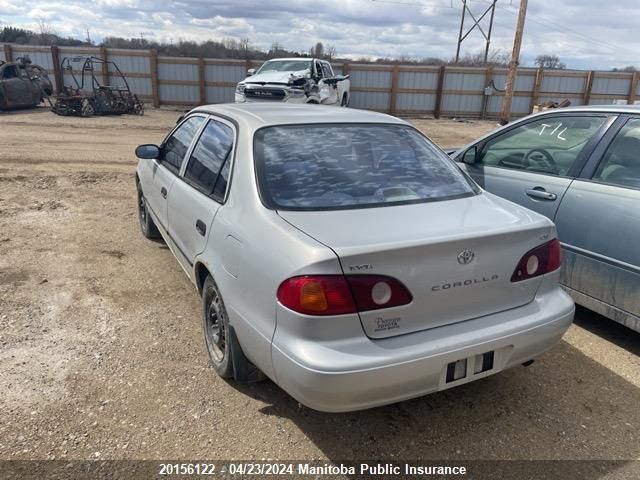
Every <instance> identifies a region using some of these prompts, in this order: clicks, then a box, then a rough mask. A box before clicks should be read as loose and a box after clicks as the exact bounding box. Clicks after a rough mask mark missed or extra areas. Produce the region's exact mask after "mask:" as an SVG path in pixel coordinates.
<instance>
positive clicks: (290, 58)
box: [264, 57, 319, 63]
mask: <svg viewBox="0 0 640 480" xmlns="http://www.w3.org/2000/svg"><path fill="white" fill-rule="evenodd" d="M314 59H315V57H284V58H270V59H269V60H265V61H264V62H265V63H267V62H270V61H272V60H286V61H287V62H290V61H292V60H314ZM318 60H319V59H318Z"/></svg>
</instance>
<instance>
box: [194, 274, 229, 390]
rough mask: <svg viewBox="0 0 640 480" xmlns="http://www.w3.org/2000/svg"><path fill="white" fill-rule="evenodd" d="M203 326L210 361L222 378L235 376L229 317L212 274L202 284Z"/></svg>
mask: <svg viewBox="0 0 640 480" xmlns="http://www.w3.org/2000/svg"><path fill="white" fill-rule="evenodd" d="M202 328H203V331H204V342H205V345H206V347H207V354H208V355H209V363H210V364H211V366H212V367H213V369H214V370H215V371H216V373H217V374H218V375H220V376H221V377H222V378H233V358H232V353H231V341H230V339H231V338H230V337H231V336H230V330H229V317H228V316H227V311H226V309H225V308H224V303H223V301H222V296H221V295H220V291H219V290H218V286H217V285H216V283H215V282H214V281H213V278H211V275H207V278H206V279H205V281H204V285H203V286H202Z"/></svg>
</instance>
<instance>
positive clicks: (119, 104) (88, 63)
mask: <svg viewBox="0 0 640 480" xmlns="http://www.w3.org/2000/svg"><path fill="white" fill-rule="evenodd" d="M80 63H81V64H82V68H81V69H74V68H73V67H74V64H76V65H77V64H80ZM104 64H107V65H108V67H107V68H108V69H109V72H110V75H111V76H115V77H116V84H115V85H111V86H109V85H103V84H102V83H101V82H100V81H99V80H98V78H97V77H96V66H98V67H100V69H101V70H100V71H102V67H103V65H104ZM61 66H62V70H63V72H66V73H68V74H69V75H71V78H72V79H73V81H74V83H75V86H64V87H62V91H61V92H60V93H59V94H58V95H57V96H56V99H55V102H54V103H52V105H51V110H52V111H53V112H54V113H57V114H58V115H77V116H82V117H90V116H92V115H122V114H125V113H132V114H136V115H144V103H143V102H142V101H141V100H140V99H139V98H138V96H137V95H135V94H134V93H133V92H131V88H130V87H129V82H127V79H126V78H125V76H124V75H123V74H122V72H121V71H120V69H119V68H118V66H117V65H116V64H115V63H114V62H110V61H105V60H103V59H102V58H99V57H65V58H63V59H62V64H61ZM76 74H78V76H76Z"/></svg>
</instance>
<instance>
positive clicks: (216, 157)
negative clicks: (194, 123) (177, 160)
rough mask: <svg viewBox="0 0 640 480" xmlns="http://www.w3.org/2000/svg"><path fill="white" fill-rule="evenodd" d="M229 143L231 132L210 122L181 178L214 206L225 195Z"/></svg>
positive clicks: (218, 123) (226, 127) (220, 125)
mask: <svg viewBox="0 0 640 480" xmlns="http://www.w3.org/2000/svg"><path fill="white" fill-rule="evenodd" d="M233 143H234V132H233V128H232V127H231V126H229V125H227V124H225V123H222V122H219V121H216V120H210V121H209V123H207V125H206V127H205V128H204V130H203V131H202V134H201V135H200V138H199V139H198V143H196V146H195V147H194V149H193V153H192V154H191V158H190V159H189V163H188V164H187V169H186V171H185V174H184V178H185V180H186V181H187V182H188V183H189V184H191V185H192V186H193V187H194V188H196V189H198V190H199V191H201V192H202V193H204V194H205V195H208V196H211V197H213V198H214V199H215V200H216V201H218V202H223V201H224V197H225V194H226V190H227V183H228V178H229V170H230V162H231V158H230V157H231V152H232V150H233Z"/></svg>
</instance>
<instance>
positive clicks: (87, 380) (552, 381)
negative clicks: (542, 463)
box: [0, 109, 640, 478]
mask: <svg viewBox="0 0 640 480" xmlns="http://www.w3.org/2000/svg"><path fill="white" fill-rule="evenodd" d="M177 116H178V113H177V112H169V111H149V112H148V113H147V115H145V116H144V117H135V116H123V117H112V118H91V119H82V118H63V117H57V116H55V115H53V114H51V113H50V112H48V111H46V110H45V109H39V110H36V111H33V112H24V113H10V114H2V115H0V152H1V153H0V459H4V460H7V459H96V458H99V459H195V458H207V459H231V458H234V459H320V460H325V459H326V460H331V461H339V460H356V459H381V460H384V459H388V460H390V459H461V460H469V459H577V460H579V459H612V460H639V459H640V434H639V433H638V432H639V431H640V408H639V405H640V356H639V355H640V335H638V334H636V333H633V332H632V331H630V330H626V329H624V328H622V327H619V326H618V325H616V324H613V323H612V322H609V321H608V320H606V319H604V318H602V317H599V316H598V315H596V314H594V313H592V312H589V311H587V310H579V311H578V314H577V321H576V322H577V323H576V324H575V325H574V326H572V327H571V329H570V330H569V331H568V333H567V334H566V336H565V338H564V339H563V341H561V342H560V343H559V344H558V345H557V346H556V347H555V348H553V349H552V351H550V352H549V353H548V354H546V355H545V356H544V357H543V358H541V359H540V360H539V361H537V362H536V363H534V364H533V365H532V366H530V367H528V368H516V369H513V370H509V371H506V372H503V373H501V374H498V375H495V376H492V377H489V378H487V379H485V380H481V381H478V382H474V383H471V384H467V385H464V386H462V387H459V388H455V389H452V390H448V391H444V392H441V393H437V394H433V395H430V396H427V397H424V398H419V399H416V400H411V401H407V402H403V403H400V404H396V405H391V406H387V407H382V408H376V409H372V410H368V411H363V412H357V413H349V414H325V413H318V412H315V411H312V410H309V409H307V408H304V407H301V406H299V405H298V403H297V402H296V401H294V400H293V399H292V398H290V397H289V396H288V395H287V394H285V393H284V392H283V391H282V390H280V389H279V388H278V387H277V386H275V385H274V384H272V383H271V382H268V381H267V382H264V383H260V384H253V385H249V386H239V385H235V384H234V383H228V382H225V381H223V380H221V379H220V378H218V377H216V376H215V374H214V372H213V370H211V369H210V368H208V367H207V355H206V351H205V347H204V342H203V337H202V332H201V325H200V320H199V297H198V294H197V292H196V291H195V289H194V287H193V286H192V285H191V283H190V282H189V280H188V279H187V277H186V276H185V274H184V272H183V271H182V270H181V268H180V266H179V265H178V263H177V261H176V260H175V259H174V258H173V256H172V254H171V252H170V251H169V250H168V249H167V248H166V247H165V246H164V245H162V244H158V243H154V242H150V241H148V240H145V239H144V238H143V237H142V235H141V234H140V232H139V229H138V220H137V215H136V198H135V185H134V169H135V165H136V161H135V159H134V155H133V150H134V147H135V146H136V145H138V144H140V143H149V142H160V141H161V139H162V138H163V136H164V135H165V133H166V132H167V131H168V129H169V128H170V127H171V126H172V125H173V124H174V123H175V120H176V118H177ZM416 124H417V125H418V126H419V127H420V128H421V129H422V130H423V131H424V132H425V133H426V134H427V135H429V136H430V137H431V138H432V139H433V140H435V141H436V142H438V143H439V144H440V145H442V146H444V147H446V146H459V145H462V144H464V143H465V142H467V141H470V140H472V139H473V138H475V137H477V136H478V135H480V134H482V133H484V132H486V131H489V130H490V129H492V128H495V123H492V122H456V121H434V120H420V121H416ZM638 465H639V463H638V462H635V463H629V464H626V466H625V467H621V466H620V465H618V466H616V467H611V469H610V470H607V471H604V472H603V475H604V474H608V475H614V476H611V477H609V476H607V478H638V477H640V469H639V468H638Z"/></svg>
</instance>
